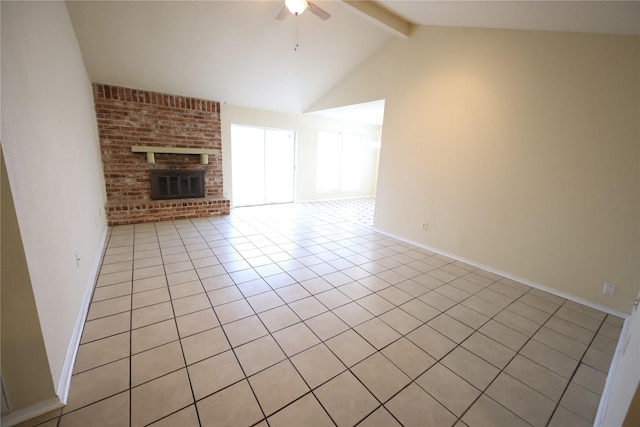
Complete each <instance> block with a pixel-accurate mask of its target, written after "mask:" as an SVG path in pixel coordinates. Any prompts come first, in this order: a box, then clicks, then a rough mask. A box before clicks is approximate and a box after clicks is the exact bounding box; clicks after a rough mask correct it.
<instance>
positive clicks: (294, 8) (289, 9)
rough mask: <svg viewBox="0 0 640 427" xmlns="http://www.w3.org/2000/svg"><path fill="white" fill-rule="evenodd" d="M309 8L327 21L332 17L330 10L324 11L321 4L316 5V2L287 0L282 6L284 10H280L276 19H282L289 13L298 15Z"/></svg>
mask: <svg viewBox="0 0 640 427" xmlns="http://www.w3.org/2000/svg"><path fill="white" fill-rule="evenodd" d="M307 9H309V11H310V12H311V13H313V14H314V15H316V16H317V17H319V18H320V19H322V20H323V21H326V20H327V19H329V18H331V15H330V14H329V13H328V12H326V11H324V10H323V9H321V8H320V6H316V5H315V4H314V3H311V2H310V1H307V0H285V1H284V6H283V7H282V10H281V11H280V13H278V15H277V16H276V19H278V20H282V19H284V18H286V17H287V15H288V14H289V13H291V14H293V15H295V16H298V15H300V14H302V12H304V11H305V10H307Z"/></svg>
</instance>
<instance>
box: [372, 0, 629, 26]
mask: <svg viewBox="0 0 640 427" xmlns="http://www.w3.org/2000/svg"><path fill="white" fill-rule="evenodd" d="M377 3H379V4H381V5H382V6H384V7H385V8H386V9H388V10H390V11H393V12H394V13H396V14H397V15H399V16H401V17H403V18H405V19H406V20H408V21H410V22H412V23H414V24H419V25H440V26H458V27H481V28H506V29H518V30H543V31H572V32H588V33H614V34H640V1H637V0H636V1H615V0H608V1H575V0H565V1H560V0H556V1H549V0H533V1H532V0H528V1H527V0H523V1H478V0H476V1H420V0H418V1H403V0H397V1H395V0H390V1H389V0H387V1H378V2H377Z"/></svg>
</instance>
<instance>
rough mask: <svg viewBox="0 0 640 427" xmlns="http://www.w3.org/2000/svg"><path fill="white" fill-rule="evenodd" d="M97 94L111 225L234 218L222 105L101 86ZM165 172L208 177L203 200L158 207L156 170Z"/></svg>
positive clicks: (166, 202)
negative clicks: (227, 191)
mask: <svg viewBox="0 0 640 427" xmlns="http://www.w3.org/2000/svg"><path fill="white" fill-rule="evenodd" d="M93 93H94V101H95V108H96V116H97V119H98V132H99V136H100V149H101V153H102V162H103V165H104V166H103V167H104V176H105V185H106V191H107V204H106V207H105V208H106V209H105V211H106V215H107V222H108V224H109V225H122V224H134V223H139V222H150V221H160V220H170V219H182V218H198V217H205V216H214V215H227V214H229V209H230V204H229V200H228V199H225V198H223V197H222V140H221V134H220V128H221V124H220V103H218V102H215V101H208V100H203V99H196V98H188V97H182V96H174V95H166V94H162V93H156V92H147V91H143V90H136V89H129V88H124V87H118V86H110V85H105V84H99V83H94V84H93ZM134 150H137V151H134ZM140 150H146V151H150V152H151V153H152V154H151V155H149V153H146V152H140ZM156 150H157V151H156ZM154 151H156V152H155V153H154ZM163 151H179V152H178V153H175V152H169V153H167V152H163ZM200 152H203V153H204V152H207V153H214V154H208V155H207V154H204V155H197V154H198V153H200ZM150 162H151V163H150ZM160 170H163V171H165V174H167V173H168V172H166V171H171V170H173V171H176V174H178V173H179V172H180V171H204V197H200V198H191V197H190V198H185V199H175V198H174V199H160V200H153V199H152V197H151V171H160ZM169 175H171V173H169Z"/></svg>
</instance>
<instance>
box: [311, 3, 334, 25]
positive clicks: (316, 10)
mask: <svg viewBox="0 0 640 427" xmlns="http://www.w3.org/2000/svg"><path fill="white" fill-rule="evenodd" d="M307 3H308V4H309V11H310V12H311V13H313V14H314V15H316V16H317V17H319V18H320V19H322V20H323V21H326V20H327V19H329V18H331V15H330V14H329V13H328V12H325V11H324V10H323V9H321V8H320V6H316V4H315V3H311V2H310V1H308V2H307Z"/></svg>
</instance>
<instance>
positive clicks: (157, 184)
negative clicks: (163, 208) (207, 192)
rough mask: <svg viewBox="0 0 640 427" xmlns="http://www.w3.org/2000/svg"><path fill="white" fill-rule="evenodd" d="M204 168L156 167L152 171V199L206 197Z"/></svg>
mask: <svg viewBox="0 0 640 427" xmlns="http://www.w3.org/2000/svg"><path fill="white" fill-rule="evenodd" d="M204 174H205V171H204V170H200V169H195V170H173V169H156V170H152V171H151V199H152V200H166V199H190V198H197V197H204Z"/></svg>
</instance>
